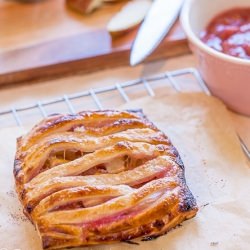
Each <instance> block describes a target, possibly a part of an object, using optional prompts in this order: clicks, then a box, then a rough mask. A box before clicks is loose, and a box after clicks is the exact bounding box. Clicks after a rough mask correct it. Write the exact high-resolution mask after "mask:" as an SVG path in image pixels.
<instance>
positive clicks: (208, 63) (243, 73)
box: [181, 0, 250, 116]
mask: <svg viewBox="0 0 250 250" xmlns="http://www.w3.org/2000/svg"><path fill="white" fill-rule="evenodd" d="M237 7H250V1H249V0H237V1H236V0H186V1H185V4H184V6H183V9H182V12H181V23H182V26H183V29H184V31H185V33H186V35H187V38H188V40H189V44H190V47H191V49H192V51H193V52H194V54H195V55H196V57H197V59H198V67H199V71H200V73H201V76H202V77H203V79H204V80H205V82H206V84H207V86H208V88H209V89H210V91H211V92H212V94H213V95H215V96H217V97H218V98H220V99H221V100H223V101H224V102H225V104H226V105H227V106H228V107H229V108H230V109H232V110H234V111H236V112H239V113H241V114H244V115H248V116H250V60H244V59H240V58H236V57H232V56H229V55H226V54H224V53H221V52H218V51H216V50H214V49H212V48H210V47H208V46H207V45H206V44H205V43H203V42H202V41H201V40H200V38H199V34H200V32H201V31H202V30H204V29H205V27H206V26H207V24H208V23H209V21H210V20H211V19H212V18H213V17H215V16H216V15H217V14H219V13H221V12H223V11H226V10H228V9H232V8H237Z"/></svg>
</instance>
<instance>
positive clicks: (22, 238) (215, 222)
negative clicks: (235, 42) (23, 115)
mask: <svg viewBox="0 0 250 250" xmlns="http://www.w3.org/2000/svg"><path fill="white" fill-rule="evenodd" d="M140 107H142V108H143V109H144V112H145V113H146V115H147V116H148V117H149V118H150V119H151V120H152V121H153V122H155V124H156V125H157V126H158V127H159V128H160V129H162V130H163V131H164V132H166V134H167V135H168V136H169V137H170V139H171V140H172V142H173V144H174V145H175V146H176V147H177V149H178V150H179V152H180V154H181V157H182V159H183V161H184V165H185V168H186V179H187V183H188V185H189V187H190V189H191V191H192V192H193V194H194V196H195V197H196V199H197V202H198V205H199V207H200V209H199V212H198V214H197V216H196V217H195V218H193V219H191V220H189V221H186V222H184V223H183V224H182V226H181V227H179V228H176V229H175V230H173V231H171V232H169V233H168V234H167V235H165V236H162V237H160V238H158V239H156V240H154V241H150V242H140V241H137V242H139V245H129V244H126V243H119V244H113V245H108V246H97V247H89V248H85V249H86V250H90V249H93V250H118V249H119V250H120V249H121V250H125V249H133V250H177V249H178V250H179V249H181V250H189V249H192V250H193V249H194V250H196V249H197V250H198V249H199V250H202V249H220V250H221V249H226V250H241V249H242V250H247V249H250V166H249V164H248V162H247V160H246V157H245V156H244V154H243V153H242V151H241V148H240V145H239V142H238V139H237V136H236V134H235V132H234V129H233V127H232V124H231V120H230V117H229V115H228V112H227V110H226V109H225V107H224V105H223V104H221V103H220V102H219V101H218V100H216V99H214V98H212V97H207V96H205V95H203V94H175V95H168V96H166V97H162V98H161V99H160V100H159V99H153V98H151V97H147V98H143V99H139V100H137V101H133V102H131V103H130V104H129V105H126V106H124V107H121V108H140ZM23 132H24V131H23V130H22V129H20V128H12V129H3V130H0V154H1V157H0V249H4V250H6V249H7V250H14V249H20V250H41V246H40V240H39V238H38V235H37V232H36V231H35V229H34V228H33V226H32V225H31V223H30V222H29V221H27V220H26V219H25V217H24V216H23V215H22V211H21V205H20V203H19V201H18V200H17V197H16V195H15V192H14V180H13V175H12V169H13V158H14V153H15V140H16V137H17V136H19V135H20V134H22V133H23Z"/></svg>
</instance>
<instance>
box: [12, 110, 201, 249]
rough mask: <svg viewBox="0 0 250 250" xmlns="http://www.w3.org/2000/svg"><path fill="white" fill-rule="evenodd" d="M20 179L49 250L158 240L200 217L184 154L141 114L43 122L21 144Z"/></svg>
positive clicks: (23, 196) (27, 209)
mask: <svg viewBox="0 0 250 250" xmlns="http://www.w3.org/2000/svg"><path fill="white" fill-rule="evenodd" d="M14 176H15V179H16V190H17V193H18V195H19V198H20V200H21V202H22V204H23V207H24V213H25V214H26V216H27V217H28V218H29V219H30V220H31V221H32V223H33V224H34V225H35V227H36V228H37V230H38V232H39V235H40V236H41V239H42V244H43V248H44V249H60V248H64V247H77V246H88V245H96V244H103V243H112V242H116V241H127V240H131V239H133V238H136V237H143V239H148V238H150V237H157V236H159V235H162V234H164V233H166V232H167V231H169V230H170V229H171V228H173V227H175V226H176V225H178V224H179V223H181V222H182V221H183V220H186V219H189V218H191V217H193V216H195V214H196V212H197V206H196V203H195V200H194V197H193V196H192V194H191V192H190V191H189V189H188V187H187V185H186V183H185V177H184V167H183V164H182V162H181V160H180V157H179V155H178V152H177V151H176V149H175V148H174V147H173V145H172V144H171V142H170V141H169V139H168V138H167V137H166V135H164V134H163V133H162V132H161V131H159V130H158V129H157V128H156V127H155V126H154V125H153V124H152V123H151V122H150V121H148V120H147V119H146V117H145V116H144V115H143V113H142V112H141V111H111V110H106V111H96V112H90V111H88V112H81V113H79V114H77V115H54V116H53V117H49V118H47V119H45V120H43V121H42V122H40V123H39V124H38V125H36V126H35V127H34V128H33V129H32V130H31V131H30V132H29V133H28V134H27V135H25V136H23V137H21V138H18V140H17V153H16V158H15V164H14Z"/></svg>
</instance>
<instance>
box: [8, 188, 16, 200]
mask: <svg viewBox="0 0 250 250" xmlns="http://www.w3.org/2000/svg"><path fill="white" fill-rule="evenodd" d="M6 194H7V195H8V196H10V197H11V198H14V197H15V196H16V195H15V192H14V191H13V190H11V191H8V192H6Z"/></svg>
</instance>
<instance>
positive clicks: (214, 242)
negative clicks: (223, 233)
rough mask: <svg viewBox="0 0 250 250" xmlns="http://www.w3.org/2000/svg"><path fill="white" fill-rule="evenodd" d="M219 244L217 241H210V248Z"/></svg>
mask: <svg viewBox="0 0 250 250" xmlns="http://www.w3.org/2000/svg"><path fill="white" fill-rule="evenodd" d="M218 244H219V242H218V241H212V242H210V246H212V247H214V246H217V245H218Z"/></svg>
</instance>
